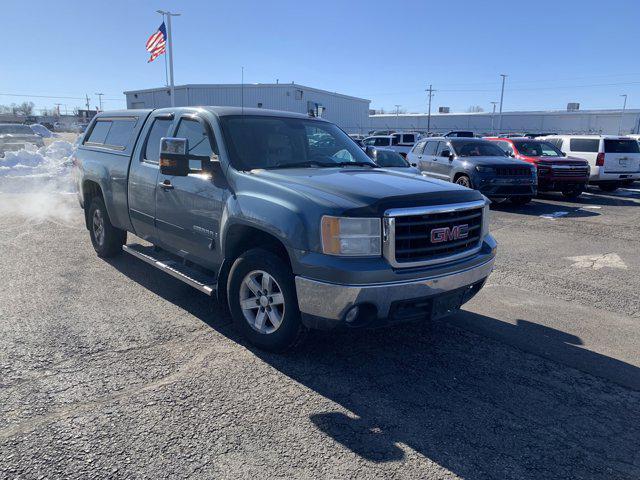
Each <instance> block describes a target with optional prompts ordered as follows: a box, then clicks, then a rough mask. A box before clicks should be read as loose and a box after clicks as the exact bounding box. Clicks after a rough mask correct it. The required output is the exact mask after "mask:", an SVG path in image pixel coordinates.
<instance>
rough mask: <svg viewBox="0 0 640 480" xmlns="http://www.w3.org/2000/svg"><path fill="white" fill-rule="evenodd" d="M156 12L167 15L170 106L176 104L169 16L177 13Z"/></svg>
mask: <svg viewBox="0 0 640 480" xmlns="http://www.w3.org/2000/svg"><path fill="white" fill-rule="evenodd" d="M157 12H158V13H161V14H162V15H166V16H167V43H168V44H169V52H168V53H169V88H170V90H171V106H172V107H175V106H176V100H175V85H174V83H173V36H172V35H171V17H179V16H180V14H179V13H171V12H169V11H164V10H157Z"/></svg>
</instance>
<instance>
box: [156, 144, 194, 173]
mask: <svg viewBox="0 0 640 480" xmlns="http://www.w3.org/2000/svg"><path fill="white" fill-rule="evenodd" d="M188 149H189V141H188V140H187V139H186V138H174V137H162V138H161V139H160V173H162V174H163V175H173V176H176V177H186V176H187V175H189V157H188V155H187V151H188Z"/></svg>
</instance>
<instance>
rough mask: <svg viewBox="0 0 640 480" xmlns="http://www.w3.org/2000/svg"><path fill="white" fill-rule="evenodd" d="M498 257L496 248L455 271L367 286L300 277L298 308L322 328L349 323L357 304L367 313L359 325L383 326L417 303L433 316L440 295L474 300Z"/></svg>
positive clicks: (306, 319) (309, 322) (311, 323)
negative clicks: (433, 307)
mask: <svg viewBox="0 0 640 480" xmlns="http://www.w3.org/2000/svg"><path fill="white" fill-rule="evenodd" d="M494 260H495V249H494V250H493V251H492V254H491V255H490V256H488V259H487V260H486V261H485V262H483V263H481V264H475V265H473V266H470V267H468V268H464V267H463V268H461V269H459V270H457V271H455V272H450V273H445V274H437V275H434V276H426V277H424V278H419V279H413V280H406V281H398V282H385V283H374V284H363V285H348V284H336V283H329V282H326V281H319V280H314V279H311V278H307V277H303V276H296V278H295V282H296V290H297V294H298V307H299V309H300V312H301V313H302V320H303V322H304V323H305V325H307V326H308V327H311V328H319V329H332V328H336V327H339V326H346V325H347V324H346V321H345V316H346V314H347V312H348V311H349V310H350V309H351V308H352V307H353V306H356V305H357V306H359V307H360V311H361V312H362V313H363V315H364V316H366V318H364V319H361V320H362V321H360V322H357V323H356V324H355V325H358V326H360V325H363V324H366V325H367V326H372V325H373V326H375V325H382V324H384V323H387V322H386V321H388V320H389V318H390V317H395V318H397V319H402V318H401V317H402V315H399V314H398V312H399V311H400V310H402V309H404V310H403V311H405V312H406V311H407V309H411V308H413V307H414V306H415V308H414V310H413V311H414V312H415V311H419V312H422V314H423V315H424V316H429V312H431V310H430V308H431V304H430V302H433V300H434V299H437V298H438V297H441V296H445V295H447V294H451V293H452V292H459V293H460V296H459V298H460V302H459V305H458V306H460V305H462V304H463V303H465V302H466V301H468V300H469V299H471V297H473V295H474V294H475V293H477V292H478V291H479V290H480V288H481V287H482V286H483V285H484V282H485V281H486V279H487V277H488V276H489V274H490V273H491V271H492V270H493V264H494ZM416 308H417V309H418V310H416ZM420 308H422V310H420ZM396 314H398V315H396ZM392 320H393V319H392Z"/></svg>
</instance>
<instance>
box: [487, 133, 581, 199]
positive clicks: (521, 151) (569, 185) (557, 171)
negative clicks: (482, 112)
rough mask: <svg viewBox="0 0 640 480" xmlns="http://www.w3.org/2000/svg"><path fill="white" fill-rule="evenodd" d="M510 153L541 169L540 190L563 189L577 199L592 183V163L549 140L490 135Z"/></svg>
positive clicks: (539, 174) (565, 193)
mask: <svg viewBox="0 0 640 480" xmlns="http://www.w3.org/2000/svg"><path fill="white" fill-rule="evenodd" d="M486 140H490V141H492V142H496V143H497V144H498V146H499V147H500V148H502V149H503V150H504V151H505V152H506V153H507V155H509V156H511V157H514V158H517V159H518V160H524V161H525V162H529V163H533V164H534V165H535V166H536V169H537V171H538V192H562V195H564V196H565V197H568V198H577V197H579V196H580V194H581V193H582V192H583V191H584V190H585V189H586V188H587V183H588V182H589V162H587V161H586V160H583V159H581V158H575V157H567V156H566V155H565V154H564V153H562V152H561V151H560V150H558V149H557V148H556V147H555V146H554V145H552V144H551V143H549V142H543V141H541V140H535V139H531V138H502V137H489V138H487V139H486Z"/></svg>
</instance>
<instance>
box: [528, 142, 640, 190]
mask: <svg viewBox="0 0 640 480" xmlns="http://www.w3.org/2000/svg"><path fill="white" fill-rule="evenodd" d="M538 140H544V141H546V142H549V143H552V144H553V145H555V146H556V147H558V148H559V149H560V150H562V151H563V152H565V153H566V154H567V155H570V156H572V157H578V158H584V159H585V160H587V161H588V162H589V165H590V166H591V175H590V177H589V183H593V184H596V185H598V186H599V187H600V188H601V189H602V190H604V191H606V192H613V191H614V190H616V189H617V188H618V187H621V186H625V185H630V184H632V183H633V182H634V181H635V180H639V179H640V147H639V145H638V142H637V141H635V140H633V139H631V138H628V137H619V136H613V135H549V136H546V137H541V138H538Z"/></svg>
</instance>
